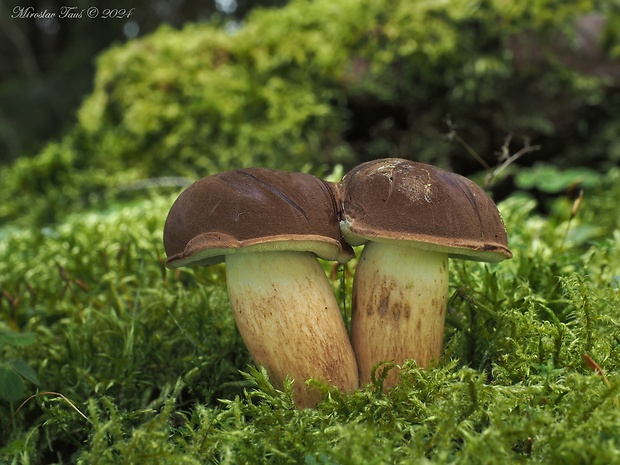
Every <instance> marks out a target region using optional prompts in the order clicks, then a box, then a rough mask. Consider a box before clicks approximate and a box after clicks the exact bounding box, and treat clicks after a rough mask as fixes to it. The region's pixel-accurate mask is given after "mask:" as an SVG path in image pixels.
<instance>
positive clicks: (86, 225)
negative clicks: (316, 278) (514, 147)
mask: <svg viewBox="0 0 620 465" xmlns="http://www.w3.org/2000/svg"><path fill="white" fill-rule="evenodd" d="M513 3H514V2H512V3H511V2H501V1H488V2H484V1H469V0H451V1H449V2H427V1H404V0H403V1H399V2H384V1H373V2H357V1H344V2H338V3H337V4H336V3H335V2H331V1H316V2H307V1H301V0H298V1H294V2H291V4H290V5H288V6H287V7H285V8H281V9H269V10H264V11H258V12H256V13H255V14H254V15H252V16H251V17H250V18H249V19H248V20H247V22H246V23H245V24H244V25H242V27H241V28H240V29H238V30H236V31H235V32H234V33H231V32H230V30H228V31H227V30H225V29H223V28H221V27H216V26H214V25H212V24H201V25H193V26H189V27H187V28H185V29H183V30H182V31H175V30H172V29H170V28H162V29H161V30H159V31H158V32H157V33H155V34H153V35H152V36H149V37H145V38H143V39H140V40H136V41H133V42H130V43H128V44H127V45H125V46H119V47H113V48H112V49H110V50H109V51H108V52H106V53H104V54H103V55H102V56H101V57H100V58H99V60H98V65H97V78H96V82H95V84H94V90H93V92H92V94H91V95H89V96H88V98H87V99H86V100H85V102H84V104H83V106H82V109H81V110H80V112H79V116H78V122H77V124H76V126H75V127H74V128H72V129H71V130H70V131H68V133H67V135H66V136H65V137H64V138H62V139H61V140H59V141H53V142H51V143H50V144H49V145H48V146H47V147H46V148H45V149H44V150H42V151H41V153H39V154H37V155H36V156H32V157H23V158H21V159H19V160H18V161H17V162H15V163H14V164H12V165H10V166H6V167H4V166H3V167H1V169H2V173H1V176H0V177H1V180H0V181H1V184H0V221H2V224H1V225H0V430H1V431H0V434H2V436H0V465H4V464H27V465H39V464H68V463H78V464H84V465H86V464H119V463H126V464H146V463H148V464H151V463H152V464H204V463H214V464H215V463H228V464H236V463H272V464H281V463H282V464H308V465H313V464H325V465H326V464H360V463H363V464H366V463H368V464H383V463H395V464H397V463H424V464H460V463H468V464H472V463H473V464H487V463H488V464H496V463H549V464H555V463H567V464H573V463H575V464H577V463H579V464H581V463H587V464H599V463H600V464H609V463H618V462H620V457H619V456H620V452H619V451H620V426H618V425H620V405H619V404H620V402H619V399H620V326H619V325H620V306H619V303H620V302H619V300H620V297H619V296H620V294H619V292H620V224H619V221H620V220H619V216H618V213H617V211H618V209H617V199H618V198H620V170H618V169H617V168H614V167H613V166H614V165H615V164H617V161H618V160H619V159H620V155H619V154H620V152H619V150H618V147H619V146H620V145H619V142H618V140H619V138H618V121H620V119H619V118H618V109H619V108H620V105H618V101H619V100H618V85H617V81H614V80H613V79H611V78H609V77H605V76H596V75H590V74H583V73H580V72H579V71H578V70H575V69H572V68H571V67H570V66H568V65H566V63H565V62H564V61H562V57H561V56H556V58H554V59H551V60H549V61H548V62H546V63H545V64H544V65H540V66H538V65H536V67H535V69H534V68H531V67H530V68H528V67H527V63H526V64H525V65H526V66H525V68H522V67H520V66H521V65H523V63H521V65H519V64H518V63H516V62H515V61H514V60H513V57H512V56H511V52H510V51H509V45H510V44H511V40H513V39H514V37H518V36H520V35H523V34H526V35H530V34H531V35H532V36H535V35H536V34H540V37H541V44H547V45H549V44H550V43H554V42H553V41H551V42H549V40H548V39H549V38H553V37H556V34H558V33H562V32H566V33H567V34H568V37H569V43H570V44H572V46H573V48H575V47H577V44H578V42H579V41H578V40H577V39H578V38H576V37H575V36H574V30H566V29H570V28H569V27H568V26H566V25H568V24H573V23H572V21H573V20H575V19H576V18H577V17H580V15H584V14H585V15H587V14H588V13H591V12H592V11H593V10H595V9H596V8H598V6H597V2H594V1H588V0H585V1H580V2H562V1H557V0H532V1H529V2H522V4H519V5H516V3H515V4H514V5H513ZM601 8H602V10H601V11H603V10H604V13H605V14H606V15H607V17H608V18H609V24H608V26H607V27H606V29H605V30H604V31H603V33H604V37H603V38H602V43H603V44H604V45H605V49H604V52H605V53H606V56H607V57H608V58H610V57H611V58H613V57H616V58H617V56H618V53H620V52H619V49H618V45H617V43H618V41H617V34H618V31H620V28H618V27H616V26H617V24H618V13H619V12H618V10H617V8H616V6H615V4H613V2H603V5H602V6H601ZM571 31H572V32H571ZM571 34H573V35H571ZM536 37H538V36H536ZM545 38H546V39H547V41H546V42H545V40H542V39H545ZM571 40H572V42H571ZM542 48H545V47H542V46H541V49H542ZM577 48H578V47H577ZM569 49H570V47H569ZM547 51H549V50H547ZM551 51H552V50H551ZM447 114H451V115H452V118H453V120H454V121H455V123H457V124H458V126H459V128H458V130H459V133H458V134H459V138H461V139H462V140H466V141H468V143H469V142H470V141H471V144H472V147H471V151H479V152H480V153H483V154H486V155H489V154H492V152H493V150H495V149H496V148H497V147H501V143H502V141H503V140H504V139H505V137H506V135H507V134H508V133H511V132H513V131H517V132H519V131H520V132H521V133H523V134H534V135H535V136H536V137H535V139H536V140H534V141H533V143H535V144H539V143H540V144H542V145H543V147H546V148H547V150H549V151H550V152H552V154H555V155H554V156H555V159H554V158H553V157H552V156H550V155H549V153H547V155H546V157H545V158H542V152H543V151H544V150H541V152H539V153H540V154H541V159H540V161H544V162H546V163H544V164H543V163H539V164H538V165H535V166H534V167H533V168H531V169H525V168H519V167H517V166H516V164H513V165H512V166H510V167H509V168H508V169H507V170H505V171H504V172H503V174H504V175H507V174H509V175H510V176H514V179H515V185H516V186H517V187H518V188H521V189H523V191H521V192H519V191H516V190H515V189H512V190H511V194H510V195H508V196H507V197H506V198H505V199H503V200H502V201H501V202H500V203H499V208H500V210H501V212H502V214H503V217H504V220H505V222H506V225H507V229H508V233H509V243H510V247H511V248H512V250H513V252H514V258H513V259H512V260H510V261H507V262H503V263H501V264H498V265H485V264H481V263H473V262H463V261H459V262H457V261H455V262H452V264H451V268H450V299H449V306H448V318H447V325H446V330H445V334H444V350H443V353H442V356H441V358H440V360H438V361H437V362H436V363H435V364H434V365H433V366H432V367H431V368H429V369H425V370H421V369H419V368H418V367H416V366H415V364H413V363H409V364H407V365H406V366H405V367H403V369H402V370H401V371H400V383H399V384H398V386H397V387H395V388H394V389H392V390H390V391H389V392H387V393H384V392H383V389H382V380H383V376H384V374H385V370H389V368H390V364H389V363H387V364H385V365H382V366H380V367H378V368H377V370H376V372H375V375H374V377H373V380H372V382H371V383H370V384H369V385H368V386H363V387H362V388H361V389H360V390H358V391H356V392H353V393H350V394H346V395H343V394H340V393H339V392H337V391H334V390H331V389H329V388H328V387H327V386H319V387H320V388H321V389H322V391H323V394H324V398H325V399H324V401H323V402H322V403H321V404H320V405H319V406H318V407H317V408H316V409H305V410H299V409H296V408H295V407H294V402H293V399H292V397H291V396H292V389H291V386H290V383H289V384H287V385H286V388H285V389H284V390H283V391H282V392H280V391H277V390H275V389H274V388H273V386H272V385H271V384H270V382H269V380H268V379H267V377H266V375H265V373H264V372H262V371H261V370H258V369H256V368H253V367H252V364H251V359H250V357H249V355H248V353H247V350H246V349H245V346H244V344H243V341H242V340H241V338H240V336H239V334H238V332H237V330H236V328H235V325H234V321H233V318H232V314H231V311H230V305H229V302H228V298H227V294H226V286H225V269H224V267H223V266H216V267H211V268H202V269H180V270H176V271H170V270H167V269H166V268H165V267H164V259H165V257H164V251H163V244H162V229H163V224H164V221H165V215H166V213H167V211H168V209H169V208H170V206H171V204H172V202H173V200H174V198H175V197H176V195H177V194H178V190H179V186H180V185H183V184H184V183H186V182H187V179H196V178H197V177H201V176H204V175H207V174H213V173H214V172H217V171H219V170H224V169H228V168H235V167H238V166H267V167H277V168H281V169H290V170H300V171H301V170H305V171H310V172H313V173H315V174H318V175H323V174H325V173H326V172H330V171H332V170H333V169H334V167H335V168H336V171H335V172H334V174H333V175H332V176H334V178H337V177H338V173H340V174H341V173H342V172H343V170H346V169H347V167H348V166H349V165H351V164H355V163H357V162H359V161H362V160H364V159H367V158H376V157H378V156H381V157H385V156H400V157H407V158H416V159H418V160H420V161H426V162H435V163H437V164H439V165H441V166H443V167H449V166H453V167H454V166H458V165H459V157H460V158H469V155H467V154H466V153H465V150H464V149H463V147H461V146H459V145H457V144H452V145H450V144H449V143H448V142H446V140H445V139H444V138H442V137H441V134H442V133H443V132H445V127H444V126H445V125H443V123H442V120H443V119H444V118H445V117H446V115H447ZM369 115H379V116H373V118H374V119H373V118H371V119H370V120H367V118H368V117H369ZM559 116H561V118H559ZM569 116H570V118H573V119H570V118H568V117H569ZM558 118H559V119H558ZM565 118H568V119H570V121H568V120H567V119H565ZM461 134H462V136H461ZM455 153H457V155H455ZM539 153H537V154H536V156H538V155H539ZM491 157H492V155H491ZM558 157H559V158H560V159H562V167H558V164H557V163H556V164H555V165H554V164H553V163H552V162H554V161H556V162H557V159H558ZM524 158H525V157H524ZM565 159H566V160H568V161H570V164H571V166H572V167H573V169H571V170H568V169H564V165H563V163H564V160H565ZM591 160H596V162H597V164H596V166H594V165H592V166H590V168H598V169H599V170H600V171H594V170H587V171H586V170H584V169H583V168H579V166H581V165H583V164H585V163H589V162H590V161H591ZM487 161H488V162H490V163H492V162H493V161H494V159H493V158H491V159H490V160H487ZM568 161H567V164H568ZM339 163H341V164H342V165H339ZM575 167H576V168H575ZM610 167H611V168H610ZM457 171H458V170H457ZM600 172H604V173H605V174H600ZM480 179H481V180H483V179H484V174H483V175H482V176H481V177H480ZM334 180H335V179H334ZM480 184H483V182H480ZM532 187H535V188H536V191H537V197H536V198H535V197H533V196H531V195H529V194H528V193H527V192H526V190H530V189H532ZM581 188H583V189H584V195H583V197H580V196H579V195H578V192H579V189H581ZM324 265H325V271H326V273H327V275H328V276H329V278H330V280H331V281H330V282H331V284H332V286H333V288H334V292H335V295H336V296H337V297H338V300H339V304H340V307H341V310H342V312H343V315H344V317H345V321H347V322H348V320H349V314H350V307H351V302H350V295H351V286H352V280H353V276H354V274H355V261H353V262H351V263H350V264H348V265H347V266H346V267H344V268H339V269H332V268H331V265H330V264H327V263H325V264H324ZM284 349H285V348H284Z"/></svg>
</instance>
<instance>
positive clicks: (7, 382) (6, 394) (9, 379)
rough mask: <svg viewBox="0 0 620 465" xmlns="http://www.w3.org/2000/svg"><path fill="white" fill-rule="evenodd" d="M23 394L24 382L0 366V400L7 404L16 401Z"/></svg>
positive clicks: (15, 374) (11, 371)
mask: <svg viewBox="0 0 620 465" xmlns="http://www.w3.org/2000/svg"><path fill="white" fill-rule="evenodd" d="M23 393H24V381H23V380H22V378H21V377H20V376H19V375H18V374H17V373H15V372H14V371H13V370H11V369H9V368H6V367H4V366H0V399H2V400H6V401H8V402H14V401H16V400H18V399H19V398H20V397H21V396H22V394H23Z"/></svg>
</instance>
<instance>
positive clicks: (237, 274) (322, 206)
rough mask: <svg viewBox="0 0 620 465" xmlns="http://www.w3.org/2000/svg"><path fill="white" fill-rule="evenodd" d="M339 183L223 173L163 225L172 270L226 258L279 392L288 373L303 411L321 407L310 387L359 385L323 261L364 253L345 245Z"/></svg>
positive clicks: (234, 291) (239, 308)
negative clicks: (315, 381)
mask: <svg viewBox="0 0 620 465" xmlns="http://www.w3.org/2000/svg"><path fill="white" fill-rule="evenodd" d="M335 188H336V186H335V185H333V184H331V183H328V182H326V181H323V180H321V179H319V178H317V177H315V176H312V175H310V174H304V173H288V172H282V171H277V170H272V169H267V168H247V169H239V170H234V171H227V172H222V173H219V174H216V175H213V176H209V177H206V178H203V179H201V180H199V181H197V182H195V183H194V184H192V185H191V186H189V187H188V188H187V189H186V190H185V191H184V192H182V193H181V195H180V196H179V197H178V199H177V200H176V201H175V202H174V205H173V206H172V208H171V209H170V212H169V214H168V217H167V219H166V224H165V227H164V247H165V250H166V254H167V255H168V260H167V262H166V266H168V267H169V268H177V267H180V266H186V265H212V264H216V263H220V262H222V261H225V263H226V275H227V276H226V277H227V279H226V281H227V288H228V294H229V298H230V304H231V307H232V310H233V313H234V317H235V322H236V324H237V327H238V329H239V332H240V334H241V336H242V338H243V340H244V342H245V344H246V346H247V348H248V350H249V352H250V354H251V355H252V358H253V359H254V361H255V363H256V364H257V365H261V366H263V367H264V368H265V369H266V370H267V373H268V374H269V376H270V379H271V381H272V382H273V383H274V385H275V386H276V387H279V388H282V386H283V381H284V379H285V378H286V377H287V376H289V377H291V378H292V379H293V380H294V381H295V382H294V383H293V392H294V398H295V403H296V405H297V406H298V407H311V406H314V405H316V403H318V401H319V400H320V394H319V392H317V391H316V390H313V389H310V388H309V387H307V386H306V383H305V381H306V380H308V379H309V378H315V379H318V380H320V381H323V382H326V383H330V384H332V385H334V386H336V387H337V388H339V389H340V390H342V391H349V390H352V389H355V388H357V387H358V386H359V382H358V370H357V363H356V361H355V355H354V353H353V349H352V347H351V343H350V341H349V337H348V334H347V330H346V328H345V326H344V322H343V320H342V315H341V313H340V309H339V307H338V304H337V302H336V299H335V297H334V294H333V292H332V289H331V286H330V284H329V281H328V279H327V276H326V274H325V271H324V270H323V267H322V266H321V264H320V263H319V262H318V260H317V258H316V257H317V256H318V257H320V258H322V259H325V260H337V261H339V262H342V263H344V262H347V261H348V260H350V259H351V258H352V257H354V256H355V254H354V253H353V250H352V249H351V247H350V246H349V245H347V244H346V243H344V242H343V241H341V240H340V239H341V236H340V228H339V222H338V214H339V207H338V201H337V200H336V191H335Z"/></svg>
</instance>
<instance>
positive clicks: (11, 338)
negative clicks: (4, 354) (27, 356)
mask: <svg viewBox="0 0 620 465" xmlns="http://www.w3.org/2000/svg"><path fill="white" fill-rule="evenodd" d="M35 342H36V338H35V336H34V334H32V333H16V332H14V331H10V330H8V329H2V330H0V347H2V346H3V345H5V344H8V345H12V346H15V347H28V346H30V345H32V344H34V343H35Z"/></svg>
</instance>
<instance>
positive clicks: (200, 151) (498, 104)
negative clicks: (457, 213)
mask: <svg viewBox="0 0 620 465" xmlns="http://www.w3.org/2000/svg"><path fill="white" fill-rule="evenodd" d="M595 12H596V13H598V14H602V15H605V17H606V18H608V20H607V22H606V23H605V24H604V25H603V26H602V27H603V29H602V31H601V35H602V36H601V37H602V39H601V45H600V46H601V47H602V48H601V49H600V50H599V49H597V50H598V52H597V53H600V54H601V56H600V57H599V58H600V60H601V61H602V63H603V64H605V63H607V62H606V61H605V60H609V59H610V57H613V56H617V55H618V54H620V52H619V51H618V50H620V48H619V46H618V43H619V41H618V29H617V28H614V27H613V25H614V24H616V23H617V22H618V17H619V16H618V15H619V14H620V13H619V11H618V8H616V7H614V5H613V4H611V3H603V4H601V5H599V2H596V1H594V0H582V1H580V2H577V3H575V2H564V1H558V0H535V1H534V0H532V1H528V2H521V3H519V5H518V6H515V5H513V4H512V3H510V2H504V1H481V0H478V1H472V0H451V1H449V2H426V1H411V0H401V1H397V2H391V1H390V2H388V1H372V2H371V1H358V0H355V1H353V0H348V1H344V2H338V4H334V3H333V2H329V1H316V2H308V1H305V0H298V1H294V2H292V3H291V4H290V5H288V6H286V7H284V8H281V9H264V10H261V9H257V10H256V11H254V12H253V13H252V14H251V15H250V16H249V17H248V18H247V20H246V21H245V22H243V23H241V24H240V25H239V26H238V28H237V29H236V30H231V29H230V28H229V29H226V28H224V27H221V26H218V25H215V24H213V25H210V24H200V25H188V26H186V27H185V28H184V29H183V30H181V31H178V30H174V29H172V28H169V27H162V28H160V29H159V30H158V31H157V32H155V33H154V34H152V35H150V36H148V37H144V38H140V39H138V40H134V41H130V42H128V43H126V44H124V45H121V46H116V47H112V48H111V49H109V50H108V51H107V52H105V53H104V54H102V55H101V56H100V57H99V59H98V61H97V73H96V79H95V84H94V90H93V92H92V93H91V94H90V95H89V96H88V97H87V98H86V99H85V101H84V102H83V104H82V106H81V109H80V111H79V114H78V121H77V124H76V125H75V126H74V127H73V129H71V130H70V131H69V132H68V133H67V135H66V136H65V137H64V138H63V139H62V140H59V141H57V142H52V143H50V144H49V145H48V146H47V147H46V148H45V149H43V150H42V151H41V153H39V154H38V155H37V156H35V157H32V158H22V159H19V160H17V161H16V162H15V163H14V164H13V165H11V166H10V167H7V168H3V171H4V173H3V176H2V177H3V187H2V189H0V219H1V220H4V221H18V223H22V224H25V223H27V222H29V221H32V220H35V221H38V222H39V223H42V222H50V221H53V220H54V219H56V218H57V217H59V215H62V214H63V212H69V211H76V210H78V209H80V208H83V207H84V206H87V205H93V204H98V202H101V201H102V200H105V199H107V198H109V197H110V196H113V195H116V194H117V193H118V191H119V190H121V191H126V190H127V189H128V188H131V186H133V183H135V182H137V181H144V180H145V179H151V178H157V177H161V176H181V177H186V178H189V179H190V180H194V179H196V178H199V177H202V176H205V175H208V174H213V173H215V172H218V171H222V170H226V169H230V168H237V167H242V166H269V167H278V168H281V169H286V170H300V169H304V167H305V169H311V170H324V169H325V168H324V167H325V166H327V167H328V169H329V167H330V166H333V165H334V164H336V163H343V164H344V165H345V167H350V166H352V165H353V164H355V163H357V162H360V161H364V160H366V159H371V158H378V157H386V156H400V157H403V158H413V159H417V160H418V161H425V162H434V163H436V164H439V165H441V166H444V167H452V168H453V169H455V170H456V171H458V172H466V171H468V169H470V168H466V166H468V164H469V166H470V165H471V163H472V160H471V158H470V156H469V155H468V154H467V153H466V152H465V151H464V150H463V148H462V147H460V146H458V145H455V144H450V143H449V142H448V141H446V140H445V138H444V137H442V136H443V135H445V133H447V132H448V127H447V126H446V124H445V119H446V117H447V116H448V115H450V117H451V120H452V121H453V122H454V124H456V127H457V130H458V132H459V135H460V136H461V137H462V138H463V139H464V140H466V141H468V142H469V143H470V144H471V145H472V146H473V148H474V150H476V151H477V152H478V153H480V154H481V156H483V157H484V158H486V159H487V161H488V162H489V164H494V161H495V160H494V155H493V152H494V151H495V150H497V149H498V148H499V147H501V144H502V141H503V139H504V138H505V137H506V136H507V135H508V134H509V133H514V134H515V138H516V139H515V140H517V139H518V137H524V136H528V137H532V138H534V139H535V141H536V143H541V144H542V146H543V149H542V151H541V152H539V153H537V155H536V156H537V157H544V158H546V159H555V160H556V161H557V160H558V159H559V158H561V160H562V163H564V164H583V163H584V162H586V163H590V164H591V163H599V164H600V163H603V165H604V163H607V162H617V161H619V160H620V158H619V157H620V155H618V154H619V153H620V148H619V147H620V145H618V144H619V143H618V137H617V134H618V131H619V129H620V127H619V126H618V121H620V110H619V108H620V103H619V102H620V101H619V98H620V92H618V89H619V88H620V86H618V81H617V80H614V78H613V71H614V69H615V68H613V67H612V68H610V69H611V71H605V70H606V69H607V68H605V67H603V71H600V69H601V67H600V66H599V67H598V68H596V70H598V72H599V74H596V73H595V72H594V71H592V72H583V71H581V70H579V69H575V67H574V66H573V64H572V61H571V60H572V59H573V58H574V57H575V56H577V57H579V56H581V55H579V54H580V53H586V52H585V51H583V50H581V49H579V43H580V42H579V41H580V40H581V36H579V31H578V30H577V29H575V24H576V22H577V21H578V20H579V19H580V18H583V17H586V18H589V16H587V15H591V14H593V13H595ZM603 39H604V40H603ZM528 40H529V41H530V42H527V41H528ZM524 41H525V42H524ZM524 50H525V52H524ZM597 56H598V55H597ZM586 58H587V57H586ZM609 66H612V65H609ZM601 73H602V74H601ZM606 73H607V74H606ZM609 73H611V74H609ZM603 165H601V167H604V166H603ZM478 168H479V167H478Z"/></svg>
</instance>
